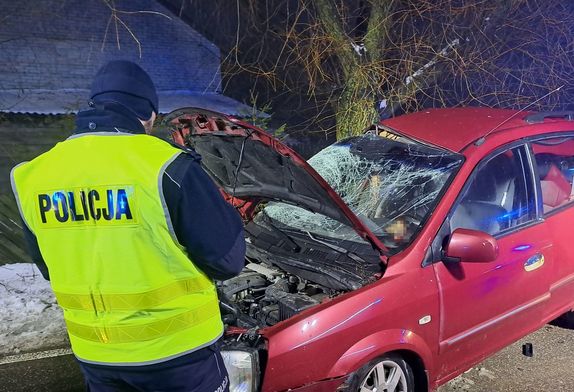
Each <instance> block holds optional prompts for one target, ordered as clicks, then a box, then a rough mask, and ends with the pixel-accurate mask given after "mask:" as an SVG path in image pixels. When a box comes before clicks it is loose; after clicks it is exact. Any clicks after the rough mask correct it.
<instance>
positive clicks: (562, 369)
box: [439, 325, 574, 392]
mask: <svg viewBox="0 0 574 392" xmlns="http://www.w3.org/2000/svg"><path fill="white" fill-rule="evenodd" d="M524 343H532V344H533V345H534V356H533V357H532V358H529V357H526V356H524V355H522V345H523V344H524ZM573 370H574V331H573V330H568V329H563V328H558V327H554V326H550V325H548V326H546V327H544V328H543V329H541V330H540V331H538V332H535V333H533V334H531V335H528V336H527V337H525V338H524V339H522V340H520V341H519V342H517V343H515V344H513V345H512V346H509V347H507V348H505V349H504V350H502V351H500V352H499V353H498V354H496V355H495V356H493V357H491V358H489V359H487V360H486V361H484V362H483V363H481V364H480V365H478V366H476V367H474V368H473V369H471V370H470V371H468V372H466V373H465V374H463V375H461V376H459V377H457V378H455V379H454V380H452V381H451V382H449V383H448V384H447V385H444V386H443V387H441V388H440V389H439V392H461V391H471V392H534V391H553V392H572V391H574V377H573V376H572V375H573V374H572V373H573Z"/></svg>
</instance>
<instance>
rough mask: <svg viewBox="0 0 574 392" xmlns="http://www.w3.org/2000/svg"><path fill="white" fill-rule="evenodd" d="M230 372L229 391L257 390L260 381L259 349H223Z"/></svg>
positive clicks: (224, 359)
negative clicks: (250, 350) (249, 350)
mask: <svg viewBox="0 0 574 392" xmlns="http://www.w3.org/2000/svg"><path fill="white" fill-rule="evenodd" d="M221 356H222V357H223V362H224V363H225V367H226V368H227V373H229V392H256V391H257V386H258V385H257V384H258V381H259V360H258V359H259V358H258V355H257V351H253V352H248V351H238V350H233V351H225V350H222V351H221Z"/></svg>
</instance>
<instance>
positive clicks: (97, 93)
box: [90, 60, 158, 120]
mask: <svg viewBox="0 0 574 392" xmlns="http://www.w3.org/2000/svg"><path fill="white" fill-rule="evenodd" d="M90 99H91V100H92V101H93V102H94V103H96V104H97V103H106V102H114V103H118V104H120V105H122V106H124V107H126V108H127V109H129V110H131V111H132V112H134V114H135V115H136V116H137V117H138V118H139V119H141V120H148V119H149V118H150V117H151V114H152V111H154V112H155V113H156V114H158V98H157V93H156V91H155V86H154V84H153V81H152V80H151V78H150V77H149V75H148V74H147V73H146V72H145V71H144V70H143V69H142V68H141V67H140V66H139V65H137V64H135V63H132V62H131V61H127V60H115V61H110V62H109V63H107V64H105V65H104V66H103V67H102V68H100V70H99V71H98V73H97V74H96V77H95V78H94V82H93V83H92V90H91V92H90Z"/></svg>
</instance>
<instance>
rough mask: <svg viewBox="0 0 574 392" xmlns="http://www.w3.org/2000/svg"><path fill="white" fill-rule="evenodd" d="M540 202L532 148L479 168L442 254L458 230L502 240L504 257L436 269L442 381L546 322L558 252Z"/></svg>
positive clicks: (446, 228) (454, 214) (442, 237)
mask: <svg viewBox="0 0 574 392" xmlns="http://www.w3.org/2000/svg"><path fill="white" fill-rule="evenodd" d="M535 200H536V199H535V190H534V181H533V172H532V167H531V164H530V156H529V154H528V150H527V148H526V146H525V145H518V146H514V147H512V148H507V149H504V150H502V151H499V152H497V153H495V154H493V155H491V156H489V157H487V158H486V159H484V160H483V161H482V162H481V163H480V164H479V165H478V166H477V168H476V169H475V170H474V172H473V174H472V176H471V177H470V179H469V180H468V181H467V183H466V185H465V187H464V188H463V191H462V192H461V194H460V195H459V197H458V199H457V202H456V203H455V205H454V206H453V208H452V210H451V212H450V214H449V216H448V218H447V220H446V221H445V223H444V225H443V227H442V228H441V231H440V233H439V236H438V237H437V239H436V240H435V246H438V247H439V248H440V247H441V246H442V245H444V243H445V241H448V237H449V236H450V234H451V233H452V232H453V231H454V230H455V229H457V228H466V229H473V230H479V231H483V232H486V233H488V234H490V235H492V236H494V237H495V238H496V241H497V243H498V247H499V254H498V257H497V258H496V260H494V261H492V262H487V263H476V262H443V261H441V260H435V262H434V263H433V268H434V271H435V275H436V278H437V283H438V286H439V292H440V301H441V316H440V317H441V324H440V332H439V333H440V336H439V344H440V347H439V355H440V358H441V360H440V362H441V364H442V367H441V369H440V375H439V378H445V377H448V376H449V375H450V374H452V373H454V372H457V371H460V370H461V369H466V368H468V367H470V366H472V365H473V364H474V363H476V362H478V361H480V360H481V359H483V358H484V357H485V356H487V355H489V354H490V353H492V352H493V351H495V350H498V349H500V348H502V347H503V346H505V345H507V344H509V343H511V342H512V341H514V340H516V339H518V338H519V337H521V336H523V335H524V334H526V333H528V332H529V331H531V330H533V329H534V328H536V327H538V326H539V325H540V324H541V320H542V319H543V316H542V315H543V314H544V311H545V310H544V306H545V303H546V302H547V301H548V298H549V279H550V274H549V268H550V266H551V263H552V247H551V242H550V240H549V236H548V233H547V231H546V230H545V228H544V225H543V222H541V221H540V220H538V219H537V209H538V207H537V203H536V202H535ZM435 258H436V257H435ZM443 258H444V257H443ZM444 259H446V258H444Z"/></svg>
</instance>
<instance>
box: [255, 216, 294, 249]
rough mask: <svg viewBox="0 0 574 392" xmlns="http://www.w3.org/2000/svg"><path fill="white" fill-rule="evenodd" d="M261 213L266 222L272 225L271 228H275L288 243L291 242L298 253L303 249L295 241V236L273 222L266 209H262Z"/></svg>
mask: <svg viewBox="0 0 574 392" xmlns="http://www.w3.org/2000/svg"><path fill="white" fill-rule="evenodd" d="M261 214H263V216H264V217H265V220H264V222H265V223H266V224H268V225H269V226H271V228H272V229H273V230H275V231H276V232H277V234H279V236H280V237H281V238H283V239H284V240H285V241H286V242H287V243H289V244H290V245H291V246H292V250H293V251H294V252H296V253H298V252H300V251H301V246H299V244H298V243H297V242H295V240H294V239H293V237H291V236H290V235H289V234H287V233H285V232H284V231H283V230H281V229H280V228H279V227H277V226H276V225H274V224H273V222H272V221H271V217H270V216H269V215H267V212H266V211H265V209H263V210H261Z"/></svg>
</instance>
